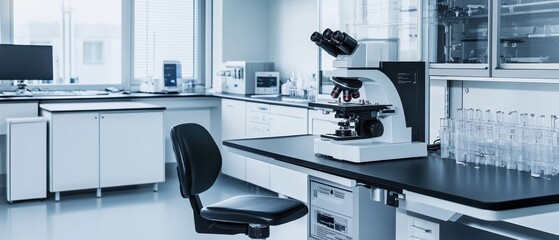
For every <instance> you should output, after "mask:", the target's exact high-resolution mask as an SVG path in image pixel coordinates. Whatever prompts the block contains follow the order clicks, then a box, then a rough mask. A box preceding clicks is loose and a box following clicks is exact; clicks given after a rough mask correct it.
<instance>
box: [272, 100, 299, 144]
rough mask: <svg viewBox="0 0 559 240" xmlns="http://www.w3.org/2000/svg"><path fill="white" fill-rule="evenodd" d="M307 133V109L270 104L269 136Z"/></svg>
mask: <svg viewBox="0 0 559 240" xmlns="http://www.w3.org/2000/svg"><path fill="white" fill-rule="evenodd" d="M306 133H307V109H306V108H295V107H286V106H279V105H270V136H271V137H277V136H290V135H300V134H306Z"/></svg>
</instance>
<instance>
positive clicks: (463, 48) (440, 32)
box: [429, 0, 491, 77]
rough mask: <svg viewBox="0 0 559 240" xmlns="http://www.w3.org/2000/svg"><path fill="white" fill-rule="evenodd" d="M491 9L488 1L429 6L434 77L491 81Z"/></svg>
mask: <svg viewBox="0 0 559 240" xmlns="http://www.w3.org/2000/svg"><path fill="white" fill-rule="evenodd" d="M489 5H490V4H489V1H487V0H458V1H454V0H452V1H451V0H431V1H430V2H429V23H430V26H429V33H430V35H429V43H430V46H429V62H430V68H431V71H430V73H431V74H435V75H461V76H484V77H489V53H490V38H489V35H490V32H491V24H490V22H491V21H490V20H491V18H490V15H489V11H490V10H489Z"/></svg>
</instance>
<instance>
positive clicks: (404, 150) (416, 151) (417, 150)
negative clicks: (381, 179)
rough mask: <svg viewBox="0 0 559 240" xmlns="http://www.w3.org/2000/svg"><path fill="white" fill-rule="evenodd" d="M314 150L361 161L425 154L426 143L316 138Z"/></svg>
mask: <svg viewBox="0 0 559 240" xmlns="http://www.w3.org/2000/svg"><path fill="white" fill-rule="evenodd" d="M314 152H315V153H317V154H322V155H326V156H330V157H333V158H335V159H340V160H345V161H350V162H355V163H362V162H373V161H384V160H395V159H402V158H413V157H425V156H427V145H426V144H425V143H423V142H404V143H385V142H375V141H373V140H372V139H363V140H354V141H353V140H351V141H334V140H331V139H322V138H317V139H315V140H314Z"/></svg>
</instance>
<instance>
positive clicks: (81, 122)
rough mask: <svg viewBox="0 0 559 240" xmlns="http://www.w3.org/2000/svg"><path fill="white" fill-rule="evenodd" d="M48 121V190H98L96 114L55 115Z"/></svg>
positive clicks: (97, 120) (97, 115)
mask: <svg viewBox="0 0 559 240" xmlns="http://www.w3.org/2000/svg"><path fill="white" fill-rule="evenodd" d="M44 116H45V117H47V118H49V122H50V126H49V128H50V129H49V136H50V141H49V145H50V151H49V152H50V157H49V176H50V181H49V190H50V191H51V192H61V191H70V190H78V189H89V188H98V187H99V113H97V112H85V113H80V112H78V113H58V114H52V115H50V114H49V115H46V114H45V115H44Z"/></svg>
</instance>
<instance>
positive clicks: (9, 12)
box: [0, 0, 212, 90]
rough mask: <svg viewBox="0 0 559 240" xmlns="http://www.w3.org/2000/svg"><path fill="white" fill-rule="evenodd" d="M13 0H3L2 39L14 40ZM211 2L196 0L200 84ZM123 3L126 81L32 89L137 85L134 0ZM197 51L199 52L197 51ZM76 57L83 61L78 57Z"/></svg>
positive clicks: (8, 86) (5, 84)
mask: <svg viewBox="0 0 559 240" xmlns="http://www.w3.org/2000/svg"><path fill="white" fill-rule="evenodd" d="M13 1H14V0H0V43H7V44H10V43H13V28H14V26H13ZM208 2H210V3H207V2H206V1H204V0H195V4H196V10H197V12H196V13H195V16H197V18H198V19H200V24H199V26H198V27H199V28H200V30H199V33H200V35H201V37H200V38H199V41H200V43H198V47H197V48H195V58H196V61H198V64H197V67H196V69H195V73H196V74H195V77H194V79H193V80H195V81H196V83H198V84H205V85H206V86H208V84H206V82H205V81H204V79H205V76H206V74H207V72H206V71H205V69H206V68H205V66H206V61H207V60H206V56H211V54H208V53H207V52H208V48H206V45H207V41H208V39H207V37H208V35H207V31H208V28H207V26H206V21H207V18H208V17H207V14H208V11H207V7H206V6H211V2H212V1H211V0H210V1H208ZM121 4H122V39H121V41H122V49H121V51H122V60H121V61H122V63H121V67H122V69H121V70H122V71H121V72H122V76H121V77H122V81H121V83H119V84H79V83H78V84H62V85H49V84H46V85H45V84H31V85H28V88H29V89H33V88H39V89H49V90H104V89H105V88H107V87H115V88H119V89H125V90H131V89H132V90H134V89H137V88H138V86H139V85H140V81H139V80H136V79H133V78H134V0H121ZM196 53H197V54H196ZM74 61H81V59H80V60H78V59H75V60H74ZM16 88H17V86H13V85H12V81H0V89H2V90H15V89H16Z"/></svg>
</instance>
